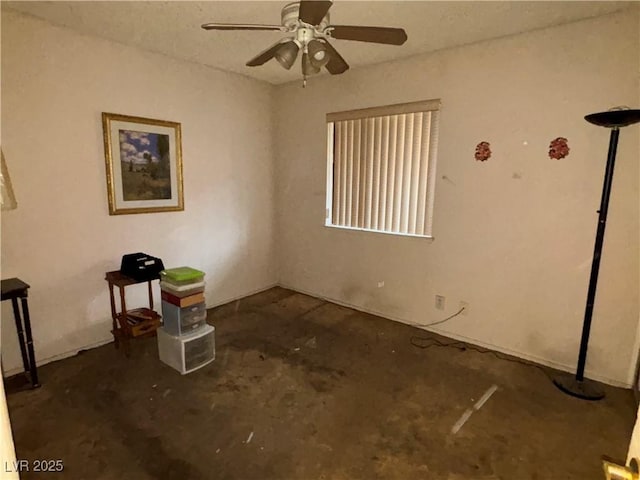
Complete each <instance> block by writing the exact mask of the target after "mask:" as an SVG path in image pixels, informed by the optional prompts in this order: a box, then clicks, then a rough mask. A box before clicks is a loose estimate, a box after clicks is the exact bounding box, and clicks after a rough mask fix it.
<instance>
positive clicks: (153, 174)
mask: <svg viewBox="0 0 640 480" xmlns="http://www.w3.org/2000/svg"><path fill="white" fill-rule="evenodd" d="M102 128H103V136H104V154H105V160H106V167H107V195H108V197H109V215H122V214H128V213H151V212H172V211H180V210H184V199H183V192H182V140H181V138H182V137H181V132H180V124H179V123H175V122H166V121H164V120H153V119H150V118H141V117H130V116H128V115H118V114H115V113H103V114H102Z"/></svg>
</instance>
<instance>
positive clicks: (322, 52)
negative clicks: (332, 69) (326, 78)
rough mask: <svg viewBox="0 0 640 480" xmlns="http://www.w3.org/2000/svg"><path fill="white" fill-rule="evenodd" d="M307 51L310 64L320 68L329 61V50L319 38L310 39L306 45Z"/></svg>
mask: <svg viewBox="0 0 640 480" xmlns="http://www.w3.org/2000/svg"><path fill="white" fill-rule="evenodd" d="M307 51H308V52H309V61H310V62H311V65H313V66H314V67H315V68H317V69H318V70H320V69H321V68H322V67H324V66H325V65H326V64H327V63H329V60H330V59H329V52H328V51H327V47H326V45H325V43H324V42H321V41H320V40H315V39H314V40H311V41H310V42H309V44H308V45H307Z"/></svg>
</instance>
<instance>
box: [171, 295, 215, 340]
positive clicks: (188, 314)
mask: <svg viewBox="0 0 640 480" xmlns="http://www.w3.org/2000/svg"><path fill="white" fill-rule="evenodd" d="M162 320H163V322H164V329H165V331H166V332H167V333H168V334H170V335H184V334H185V333H190V332H192V331H194V330H197V329H198V328H200V327H202V326H203V325H204V324H205V323H206V322H207V308H206V306H205V303H204V302H201V303H196V304H195V305H191V306H189V307H182V308H180V307H178V306H177V305H174V304H172V303H169V302H166V301H164V300H163V301H162Z"/></svg>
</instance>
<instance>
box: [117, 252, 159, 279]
mask: <svg viewBox="0 0 640 480" xmlns="http://www.w3.org/2000/svg"><path fill="white" fill-rule="evenodd" d="M162 270H164V265H163V264H162V260H160V259H159V258H156V257H152V256H151V255H147V254H146V253H129V254H127V255H123V256H122V263H120V273H122V274H123V275H126V276H127V277H131V278H133V279H134V280H137V281H139V282H142V281H149V280H155V279H158V278H160V272H161V271H162Z"/></svg>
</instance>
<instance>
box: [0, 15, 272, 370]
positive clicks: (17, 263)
mask: <svg viewBox="0 0 640 480" xmlns="http://www.w3.org/2000/svg"><path fill="white" fill-rule="evenodd" d="M272 108H273V105H272V87H270V86H268V85H266V84H264V83H261V82H258V81H253V80H250V79H248V78H245V77H242V76H239V75H235V74H229V73H223V72H220V71H217V70H214V69H210V68H206V67H202V66H198V65H195V64H190V63H186V62H181V61H177V60H172V59H170V58H168V57H165V56H162V55H156V54H152V53H146V52H143V51H141V50H137V49H135V48H130V47H127V46H124V45H120V44H116V43H112V42H108V41H103V40H100V39H97V38H93V37H86V36H81V35H78V34H76V33H73V32H72V31H70V30H67V29H62V28H57V27H54V26H52V25H50V24H47V23H44V22H41V21H39V20H36V19H33V18H31V17H26V16H23V15H21V14H16V13H13V12H10V11H5V10H4V9H3V13H2V148H3V151H4V153H5V157H6V160H7V163H8V165H9V170H10V173H11V179H12V181H13V186H14V189H15V192H16V196H17V199H18V209H17V210H14V211H9V212H3V214H2V277H3V278H6V277H11V276H17V277H20V278H21V279H23V280H25V281H26V282H28V283H29V284H30V285H31V287H32V288H31V290H30V300H29V304H30V307H31V314H32V315H31V316H32V323H33V330H34V337H35V343H36V352H37V356H38V358H39V360H40V361H44V360H46V359H49V358H52V357H56V356H59V355H64V354H66V353H72V352H75V351H76V350H78V349H80V348H86V347H88V346H91V345H95V344H97V343H101V342H104V341H108V340H110V339H111V334H110V333H109V331H110V313H109V298H108V294H107V285H106V282H105V281H104V273H105V272H106V271H108V270H115V269H118V268H119V266H120V263H119V262H120V258H121V256H122V255H123V254H125V253H132V252H138V251H142V252H146V253H149V254H151V255H155V256H158V257H160V258H162V259H163V261H164V263H165V265H166V266H167V267H175V266H180V265H190V266H193V267H196V268H199V269H201V270H204V271H205V272H206V280H207V288H206V297H207V304H208V305H209V306H211V305H214V304H218V303H221V302H223V301H225V300H230V299H233V298H236V297H239V296H243V295H246V294H248V293H251V292H254V291H256V290H260V289H264V288H266V287H268V286H270V285H273V284H274V283H275V282H276V280H277V279H276V269H275V264H274V260H273V255H272V247H273V242H272V240H273V228H274V226H273V225H274V221H273V215H274V209H273V206H274V192H273V153H272V138H273V134H272V131H271V129H272V127H271V125H272ZM103 111H106V112H116V113H121V114H128V115H137V116H144V117H150V118H159V119H163V120H171V121H177V122H180V123H181V124H182V135H183V138H182V150H183V161H184V192H185V211H184V212H175V213H155V214H144V215H121V216H109V214H108V207H107V192H106V182H105V167H104V152H103V144H102V125H101V117H100V114H101V112H103ZM155 283H156V285H155V289H156V304H157V305H158V301H157V300H158V299H159V290H158V285H157V282H155ZM128 296H130V298H131V304H132V305H133V304H136V303H137V304H138V305H136V306H144V302H145V292H144V287H142V288H135V289H134V288H133V287H131V288H130V289H129V290H128ZM6 303H7V302H3V305H2V323H3V329H2V333H3V335H2V356H3V361H4V368H5V371H9V372H11V371H15V370H16V369H20V367H21V362H20V357H19V351H18V347H17V341H16V339H15V329H14V327H13V320H12V315H11V310H10V306H9V305H6Z"/></svg>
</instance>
